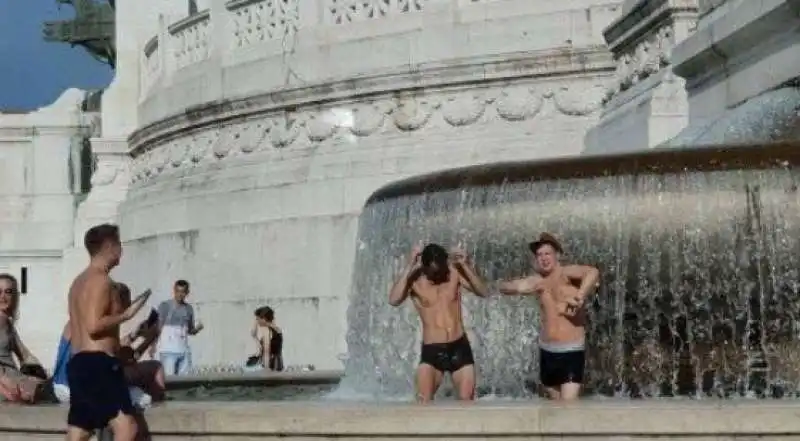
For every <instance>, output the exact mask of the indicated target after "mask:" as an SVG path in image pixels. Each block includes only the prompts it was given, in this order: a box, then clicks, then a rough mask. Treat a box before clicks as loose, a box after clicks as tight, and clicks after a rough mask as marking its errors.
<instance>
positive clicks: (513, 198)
mask: <svg viewBox="0 0 800 441" xmlns="http://www.w3.org/2000/svg"><path fill="white" fill-rule="evenodd" d="M752 147H753V146H750V147H731V148H727V149H720V148H707V149H693V150H655V151H651V152H648V153H639V154H631V155H626V156H616V157H608V156H606V157H585V158H581V159H574V160H564V161H556V162H548V163H513V164H498V165H491V166H483V167H472V168H466V169H458V170H453V171H449V172H446V173H440V174H437V175H431V176H423V177H420V178H417V179H413V180H409V181H404V182H399V183H397V184H395V185H392V186H389V187H387V188H384V189H382V190H381V191H379V192H377V193H376V194H375V195H373V197H372V198H371V199H370V200H369V202H368V203H367V206H366V208H365V210H364V213H363V215H362V217H361V223H360V229H361V230H360V237H359V243H358V251H357V265H356V269H355V271H354V274H353V277H354V284H353V295H352V299H351V303H350V308H349V311H348V321H349V324H350V328H349V331H348V336H347V339H348V345H349V356H348V358H347V359H346V360H345V368H346V371H345V377H344V379H343V381H342V382H341V384H340V387H339V389H338V390H337V391H336V392H334V393H332V394H328V395H327V396H326V397H325V398H326V399H320V396H316V397H314V396H311V395H313V394H311V395H309V393H308V392H309V390H311V389H313V388H314V387H316V386H315V385H321V384H322V383H325V382H326V381H327V384H328V385H330V383H331V382H330V381H328V380H325V378H323V377H320V378H319V379H316V380H313V379H307V380H311V381H307V382H306V384H307V385H309V386H310V389H309V388H305V389H304V388H295V389H293V391H288V395H285V394H283V393H278V392H275V393H272V394H270V393H268V392H266V391H264V395H263V396H266V397H270V398H271V399H275V400H284V401H273V402H270V401H267V402H258V401H254V400H252V401H245V402H241V401H240V402H230V401H227V402H226V401H225V397H223V396H221V395H219V394H214V393H213V392H214V391H213V390H212V391H210V392H209V393H210V399H212V400H213V399H217V400H222V401H214V402H211V403H197V402H191V398H192V397H191V396H190V395H191V394H188V395H187V394H184V397H189V398H190V399H189V400H186V401H173V402H170V403H167V405H166V406H164V407H161V408H157V409H152V410H151V411H148V412H147V420H148V426H149V429H150V431H151V434H152V435H153V438H154V439H173V438H174V439H177V438H181V439H183V438H190V437H198V438H199V437H203V438H205V437H208V438H214V439H218V440H221V441H222V440H234V439H243V438H245V437H246V438H248V439H275V438H276V437H281V438H291V437H293V438H297V439H300V438H302V439H309V438H322V437H325V438H328V437H336V438H338V439H342V440H345V441H347V440H363V439H367V438H369V439H377V440H381V439H386V440H388V439H390V438H391V439H395V438H398V437H403V438H405V439H415V438H431V437H436V438H439V439H455V438H458V439H462V440H472V439H499V438H503V439H508V437H515V438H519V439H523V438H525V439H533V438H537V439H538V438H544V437H559V438H560V439H563V440H567V441H569V440H573V439H574V440H578V439H587V437H589V438H597V439H600V438H622V437H625V438H627V437H638V438H647V439H649V438H664V437H681V438H683V439H693V440H699V439H704V437H713V438H715V439H734V438H737V437H740V436H742V435H745V434H747V435H748V436H758V437H764V438H769V437H785V436H787V435H794V434H797V433H800V423H798V422H797V418H796V414H797V411H798V409H799V407H798V406H799V405H798V404H797V403H796V401H795V400H788V399H784V400H780V401H779V402H776V401H769V402H768V401H765V400H742V399H735V400H727V403H725V404H724V405H720V402H719V400H718V399H709V398H706V399H703V400H697V399H693V400H687V399H685V397H686V396H691V397H716V398H739V397H792V396H797V389H798V387H797V386H798V380H800V378H798V374H797V370H796V366H797V363H798V362H800V352H798V344H797V339H796V337H795V336H796V334H797V332H798V330H797V326H798V322H797V318H798V315H799V314H798V305H799V304H798V302H797V301H795V300H794V298H795V297H796V296H797V293H798V270H797V268H796V265H793V262H796V257H795V256H796V254H797V252H798V251H800V239H798V238H799V237H800V234H798V233H800V209H799V208H798V207H799V205H798V202H800V201H798V198H799V197H800V195H798V192H797V185H796V181H797V176H796V174H797V173H796V172H795V171H794V170H795V166H796V165H798V164H800V149H798V148H797V147H798V145H797V144H796V143H795V144H779V143H773V144H771V145H767V146H760V147H758V148H752ZM542 230H547V231H551V232H554V233H557V234H558V235H560V236H561V238H562V239H563V242H564V244H565V245H566V248H567V250H568V251H567V255H566V256H565V257H566V258H567V259H568V260H571V261H576V262H583V263H591V264H595V265H597V266H598V267H599V268H600V269H601V271H602V274H603V281H602V286H601V288H600V290H599V292H598V293H597V294H596V296H595V297H594V298H593V301H592V303H591V305H590V311H591V312H590V316H591V322H590V325H589V329H588V341H589V348H590V349H589V354H588V355H589V357H588V374H589V375H588V384H587V386H588V393H589V394H590V395H593V396H595V397H604V396H615V397H626V398H625V399H612V400H604V399H589V400H584V401H583V402H582V403H580V405H574V406H573V405H569V406H558V405H549V403H544V402H543V401H541V400H538V399H537V398H536V397H535V396H534V393H533V392H531V391H530V390H529V389H530V388H529V387H528V386H529V384H528V383H529V382H530V379H531V378H535V377H536V359H535V353H536V351H535V348H536V339H537V334H536V327H537V325H538V317H537V311H536V306H535V304H534V303H533V301H532V299H530V298H499V297H493V298H490V299H486V300H484V299H475V298H468V299H467V300H466V301H465V307H464V309H465V312H466V321H467V327H468V328H469V330H470V331H469V332H470V334H471V335H470V337H471V338H472V342H473V345H474V349H475V354H476V360H477V363H478V367H479V375H480V385H479V386H480V392H481V395H483V396H482V397H481V398H480V399H479V401H480V405H478V406H459V405H458V404H453V402H452V401H450V400H442V401H439V402H437V403H436V404H435V406H434V407H428V406H414V405H408V404H407V402H403V403H392V402H385V401H387V400H389V401H390V400H391V399H392V398H400V399H401V400H403V401H404V400H405V399H406V398H408V396H409V395H410V392H411V390H412V384H411V378H412V372H413V368H414V365H415V364H416V360H417V349H418V347H417V345H418V344H419V341H418V338H419V337H418V335H419V331H418V329H417V328H418V321H417V319H416V318H415V317H414V314H413V311H412V310H411V308H410V307H409V306H405V307H403V308H398V309H392V308H390V307H389V306H388V305H387V304H386V296H387V290H388V288H389V285H390V284H391V282H392V279H393V277H394V274H395V272H396V271H397V270H398V269H399V267H400V265H402V264H403V261H402V259H404V258H405V255H406V253H407V251H408V249H409V247H410V246H411V244H412V242H413V241H415V240H417V239H421V240H435V241H439V242H442V243H446V244H456V243H459V242H460V243H461V244H463V245H464V246H466V248H467V249H468V251H469V252H470V253H471V255H472V256H474V259H475V261H476V264H477V266H478V267H479V268H480V270H481V271H482V272H483V274H484V275H485V276H486V277H487V279H489V280H496V279H501V278H508V277H515V276H518V275H521V274H524V273H525V272H526V271H527V270H528V267H527V266H528V263H527V260H528V256H527V255H526V249H525V243H526V242H527V241H528V240H529V239H530V238H531V237H534V235H536V234H537V233H538V232H540V231H542ZM230 380H231V381H232V382H233V383H236V382H237V381H239V380H241V379H236V378H231V379H230ZM275 380H276V381H274V383H275V384H285V383H287V382H292V381H295V380H296V379H294V378H291V376H288V377H287V378H284V379H275ZM197 381H199V382H202V381H203V380H202V379H197ZM259 382H260V383H262V384H261V386H263V385H264V384H263V381H262V380H260V379H256V382H255V383H254V384H256V383H259ZM212 383H213V382H212ZM219 384H220V383H219V382H218V383H217V384H216V385H217V386H218V385H219ZM212 389H213V388H212ZM284 391H287V389H284ZM245 395H246V396H248V397H252V394H250V393H247V394H245ZM487 395H494V396H498V397H501V398H527V399H522V400H508V399H495V400H487V399H486V396H487ZM680 396H683V398H684V399H680V398H681V397H680ZM635 397H676V398H675V399H671V400H665V399H650V400H646V401H645V400H632V399H629V398H635ZM195 398H196V397H195ZM298 398H299V400H297V399H298ZM343 398H349V399H350V400H343ZM353 398H356V399H355V400H353ZM378 399H380V400H383V401H384V402H382V403H379V405H378V403H376V400H378ZM200 401H203V399H202V398H201V399H200ZM28 409H30V408H28ZM64 413H65V412H64V409H63V408H58V407H39V408H37V409H36V411H30V410H26V408H23V407H4V408H3V412H0V440H6V439H8V440H11V439H19V437H20V436H24V437H25V439H32V440H36V439H42V440H45V439H52V437H53V436H59V435H58V434H59V433H62V431H63V421H64ZM655 415H658V416H657V417H655ZM409 421H413V424H411V425H410V424H409ZM20 434H21V435H20Z"/></svg>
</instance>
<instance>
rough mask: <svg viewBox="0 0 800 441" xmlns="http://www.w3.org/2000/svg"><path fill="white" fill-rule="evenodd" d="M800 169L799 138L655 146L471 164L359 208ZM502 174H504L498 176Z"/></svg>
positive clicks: (407, 183)
mask: <svg viewBox="0 0 800 441" xmlns="http://www.w3.org/2000/svg"><path fill="white" fill-rule="evenodd" d="M794 165H797V166H800V140H792V141H780V142H773V143H758V144H751V143H747V144H730V145H724V146H722V145H708V146H686V147H680V148H677V147H666V148H665V147H658V148H653V149H650V150H646V151H631V152H623V153H612V154H607V153H606V154H603V153H596V154H588V155H583V156H559V157H553V158H547V159H536V160H526V161H514V162H510V161H504V162H494V163H489V164H478V165H470V166H466V167H457V168H452V169H446V170H442V171H436V172H431V173H426V174H422V175H416V176H411V177H408V178H405V179H401V180H399V181H395V182H392V183H390V184H387V185H385V186H383V187H381V188H379V189H378V190H376V191H374V192H373V193H372V194H371V195H370V196H369V197H368V198H367V201H366V203H365V204H364V207H368V206H370V205H372V204H375V203H378V202H382V201H385V200H388V199H393V198H397V197H400V196H407V195H418V194H423V193H426V192H428V191H431V190H436V191H446V190H454V189H457V188H463V187H474V186H488V185H502V184H507V183H513V182H522V181H527V182H530V181H546V180H566V179H592V178H599V177H610V176H623V175H626V176H638V175H653V174H670V173H681V172H686V171H696V172H703V171H726V170H763V169H776V168H782V167H783V168H786V167H791V166H794ZM501 170H502V172H503V173H499V172H500V171H501Z"/></svg>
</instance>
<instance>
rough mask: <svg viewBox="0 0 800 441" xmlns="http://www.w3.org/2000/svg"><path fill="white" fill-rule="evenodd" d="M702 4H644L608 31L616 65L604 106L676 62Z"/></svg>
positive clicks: (646, 0)
mask: <svg viewBox="0 0 800 441" xmlns="http://www.w3.org/2000/svg"><path fill="white" fill-rule="evenodd" d="M697 1H698V0H641V1H639V2H637V3H635V5H633V6H631V7H629V8H628V9H626V10H625V14H624V15H623V16H622V17H620V18H619V19H618V20H616V21H615V22H614V23H612V24H611V25H610V26H608V28H606V30H605V31H604V33H603V34H604V36H605V39H606V42H607V43H608V45H609V49H610V50H611V52H612V53H613V54H614V60H615V61H616V74H615V81H614V83H613V84H612V85H611V87H609V89H608V90H607V92H606V96H605V99H604V102H608V101H609V100H611V98H612V97H613V96H615V95H616V94H618V93H619V92H623V91H625V90H628V89H630V88H631V87H633V86H634V85H635V84H637V83H639V82H641V81H643V80H645V79H646V78H648V77H650V76H651V75H653V74H655V73H657V72H659V71H660V70H661V69H663V68H665V67H667V66H669V65H670V64H671V62H672V60H671V57H672V50H673V48H674V47H675V46H676V45H677V44H678V43H680V42H681V41H682V40H683V39H685V38H686V37H687V36H688V35H689V34H690V33H691V32H692V31H693V30H694V27H695V25H696V21H697V9H698V7H697Z"/></svg>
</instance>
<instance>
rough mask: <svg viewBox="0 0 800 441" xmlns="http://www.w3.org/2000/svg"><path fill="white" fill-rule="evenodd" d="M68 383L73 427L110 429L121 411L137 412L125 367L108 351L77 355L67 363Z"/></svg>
mask: <svg viewBox="0 0 800 441" xmlns="http://www.w3.org/2000/svg"><path fill="white" fill-rule="evenodd" d="M67 382H68V384H69V391H70V397H69V415H68V416H67V424H68V425H70V426H73V427H79V428H81V429H83V430H86V431H87V432H91V431H93V430H95V429H102V428H103V427H105V426H107V425H108V423H109V422H110V421H111V420H112V419H114V418H115V417H116V416H117V415H118V414H119V413H120V412H121V413H124V414H127V415H133V414H135V413H136V410H135V408H134V407H133V403H132V402H131V396H130V393H129V392H128V383H127V382H126V381H125V372H124V371H123V368H122V364H121V363H120V362H119V360H118V359H117V358H116V357H112V356H110V355H108V354H106V353H105V352H78V353H77V354H75V355H73V356H72V358H71V359H70V360H69V363H67Z"/></svg>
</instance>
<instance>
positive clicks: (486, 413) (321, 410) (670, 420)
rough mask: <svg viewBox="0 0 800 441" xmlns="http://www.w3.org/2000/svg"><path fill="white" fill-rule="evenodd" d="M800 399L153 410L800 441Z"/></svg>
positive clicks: (163, 416) (348, 427) (449, 433)
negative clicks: (796, 400)
mask: <svg viewBox="0 0 800 441" xmlns="http://www.w3.org/2000/svg"><path fill="white" fill-rule="evenodd" d="M798 413H800V403H797V402H794V401H790V400H786V401H755V400H753V401H750V400H748V401H724V402H723V401H716V400H704V401H695V400H652V401H627V400H619V401H617V400H588V401H583V402H580V403H576V404H572V405H554V404H552V403H544V402H540V401H527V402H508V401H506V402H498V401H494V402H491V401H488V402H487V401H484V402H479V403H478V404H477V405H459V404H458V403H452V402H447V403H439V404H436V405H433V406H426V407H423V406H417V405H411V404H399V403H398V404H390V403H381V404H380V405H376V404H375V403H333V402H327V403H320V402H307V403H303V402H292V403H269V402H247V403H187V402H171V403H168V404H166V405H163V406H159V407H156V408H153V409H150V410H148V411H147V415H146V416H147V420H148V423H149V426H150V432H151V434H152V438H153V439H155V440H179V439H181V440H185V439H192V440H208V441H211V440H213V441H226V440H242V441H244V440H249V441H253V440H268V439H269V440H277V439H278V438H282V439H284V441H286V439H287V438H291V439H295V440H303V441H307V440H311V439H320V438H339V439H340V440H343V441H344V440H348V441H349V440H366V439H371V440H383V439H386V440H388V439H393V440H398V439H400V440H412V439H422V438H427V439H430V438H436V439H440V440H449V439H458V440H462V441H472V440H475V441H477V440H488V439H499V438H502V439H503V440H504V441H509V440H514V441H516V440H523V439H525V440H535V439H544V438H560V439H562V440H573V439H574V440H578V439H580V440H582V441H589V440H601V439H633V438H635V439H637V440H655V439H656V438H660V439H662V440H663V439H664V438H681V439H685V440H689V439H691V440H704V441H705V440H712V439H713V440H734V439H737V440H738V439H744V438H747V439H748V440H749V439H755V438H769V439H776V440H777V439H781V440H783V439H790V438H791V439H800V418H797V415H798ZM65 417H66V408H64V407H55V406H40V407H23V406H9V405H7V406H2V407H1V408H0V441H6V440H20V441H21V440H25V441H36V440H54V439H63V432H62V431H63V429H64V421H65Z"/></svg>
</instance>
